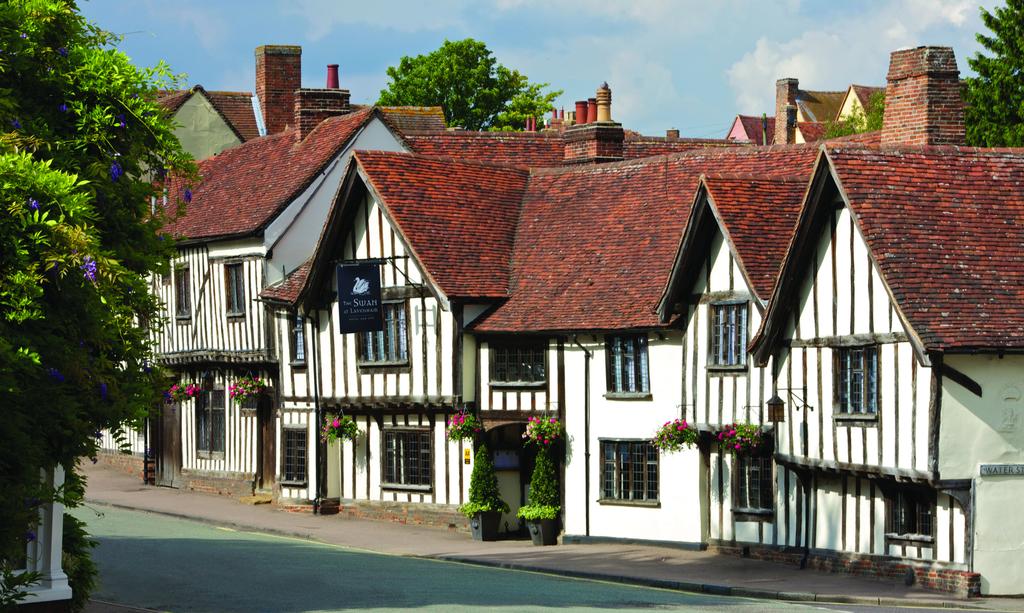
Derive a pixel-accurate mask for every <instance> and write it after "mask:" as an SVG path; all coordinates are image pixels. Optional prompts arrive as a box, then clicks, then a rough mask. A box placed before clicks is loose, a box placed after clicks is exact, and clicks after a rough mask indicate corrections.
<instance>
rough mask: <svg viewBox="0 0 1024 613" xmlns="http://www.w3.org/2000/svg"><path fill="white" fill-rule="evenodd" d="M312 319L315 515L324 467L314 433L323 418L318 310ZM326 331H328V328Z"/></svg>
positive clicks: (318, 441) (318, 429)
mask: <svg viewBox="0 0 1024 613" xmlns="http://www.w3.org/2000/svg"><path fill="white" fill-rule="evenodd" d="M312 319H313V324H314V328H313V335H312V339H311V340H312V343H311V345H312V349H313V356H312V357H313V406H314V408H315V414H316V426H315V427H314V428H313V436H315V437H316V446H315V447H314V448H313V450H314V455H315V457H314V459H313V463H314V465H315V466H316V484H315V485H314V486H313V487H314V488H315V489H314V498H313V514H314V515H316V514H318V513H320V497H321V494H322V493H323V482H324V467H323V466H322V464H323V459H324V455H325V454H324V453H323V450H322V449H321V447H322V446H323V445H324V443H323V442H322V441H321V440H320V437H319V436H316V433H317V432H319V431H320V424H321V423H323V420H324V417H323V414H322V412H321V408H320V359H319V358H320V351H319V348H318V347H317V340H318V337H319V336H320V311H319V310H314V311H313V317H312ZM328 332H330V331H329V330H328Z"/></svg>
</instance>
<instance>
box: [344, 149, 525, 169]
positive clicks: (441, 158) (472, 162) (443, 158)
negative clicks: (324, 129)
mask: <svg viewBox="0 0 1024 613" xmlns="http://www.w3.org/2000/svg"><path fill="white" fill-rule="evenodd" d="M366 153H369V154H371V155H381V154H383V155H390V156H396V157H398V156H403V157H408V158H415V159H422V160H429V161H435V162H454V163H456V164H464V165H467V166H480V167H484V168H500V169H503V170H515V171H517V172H522V173H528V172H529V169H528V168H527V167H525V166H519V165H518V164H507V163H504V162H492V161H489V160H477V159H468V158H457V157H453V156H449V155H424V154H422V153H416V152H414V151H385V150H383V149H360V150H358V151H355V152H353V155H355V156H357V157H360V154H366Z"/></svg>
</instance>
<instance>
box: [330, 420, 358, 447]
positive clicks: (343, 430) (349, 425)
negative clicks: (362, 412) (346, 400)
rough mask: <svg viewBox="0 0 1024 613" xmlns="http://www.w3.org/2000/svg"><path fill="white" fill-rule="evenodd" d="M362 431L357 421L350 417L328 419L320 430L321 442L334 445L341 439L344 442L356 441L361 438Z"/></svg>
mask: <svg viewBox="0 0 1024 613" xmlns="http://www.w3.org/2000/svg"><path fill="white" fill-rule="evenodd" d="M360 434H362V431H361V430H360V429H359V426H358V425H356V420H354V419H352V418H351V417H349V416H348V415H343V416H342V417H330V416H328V417H327V420H326V421H325V422H324V426H323V428H321V429H320V440H322V441H324V442H326V443H333V442H334V441H336V440H338V439H341V440H343V441H354V440H356V439H357V438H359V435H360Z"/></svg>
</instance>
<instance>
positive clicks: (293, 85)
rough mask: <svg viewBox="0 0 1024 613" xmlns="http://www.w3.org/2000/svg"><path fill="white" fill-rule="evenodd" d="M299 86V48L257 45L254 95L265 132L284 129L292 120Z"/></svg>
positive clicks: (300, 67)
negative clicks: (258, 104) (257, 99)
mask: <svg viewBox="0 0 1024 613" xmlns="http://www.w3.org/2000/svg"><path fill="white" fill-rule="evenodd" d="M301 86H302V47H299V46H297V45H264V46H262V47H256V97H257V98H259V101H260V109H261V110H262V111H263V125H265V126H266V128H267V134H276V133H278V132H283V131H284V130H285V129H286V128H287V127H288V126H289V125H291V124H292V123H294V121H295V90H297V89H299V88H300V87H301Z"/></svg>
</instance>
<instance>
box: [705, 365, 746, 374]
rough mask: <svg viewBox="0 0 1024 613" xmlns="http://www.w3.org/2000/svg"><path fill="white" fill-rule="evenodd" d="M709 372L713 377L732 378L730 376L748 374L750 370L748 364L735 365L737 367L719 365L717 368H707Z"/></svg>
mask: <svg viewBox="0 0 1024 613" xmlns="http://www.w3.org/2000/svg"><path fill="white" fill-rule="evenodd" d="M707 371H708V373H709V374H710V375H711V376H715V375H720V376H730V375H732V376H735V375H745V374H747V371H748V369H747V365H746V364H735V365H726V364H721V365H717V366H711V365H709V366H708V367H707Z"/></svg>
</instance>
